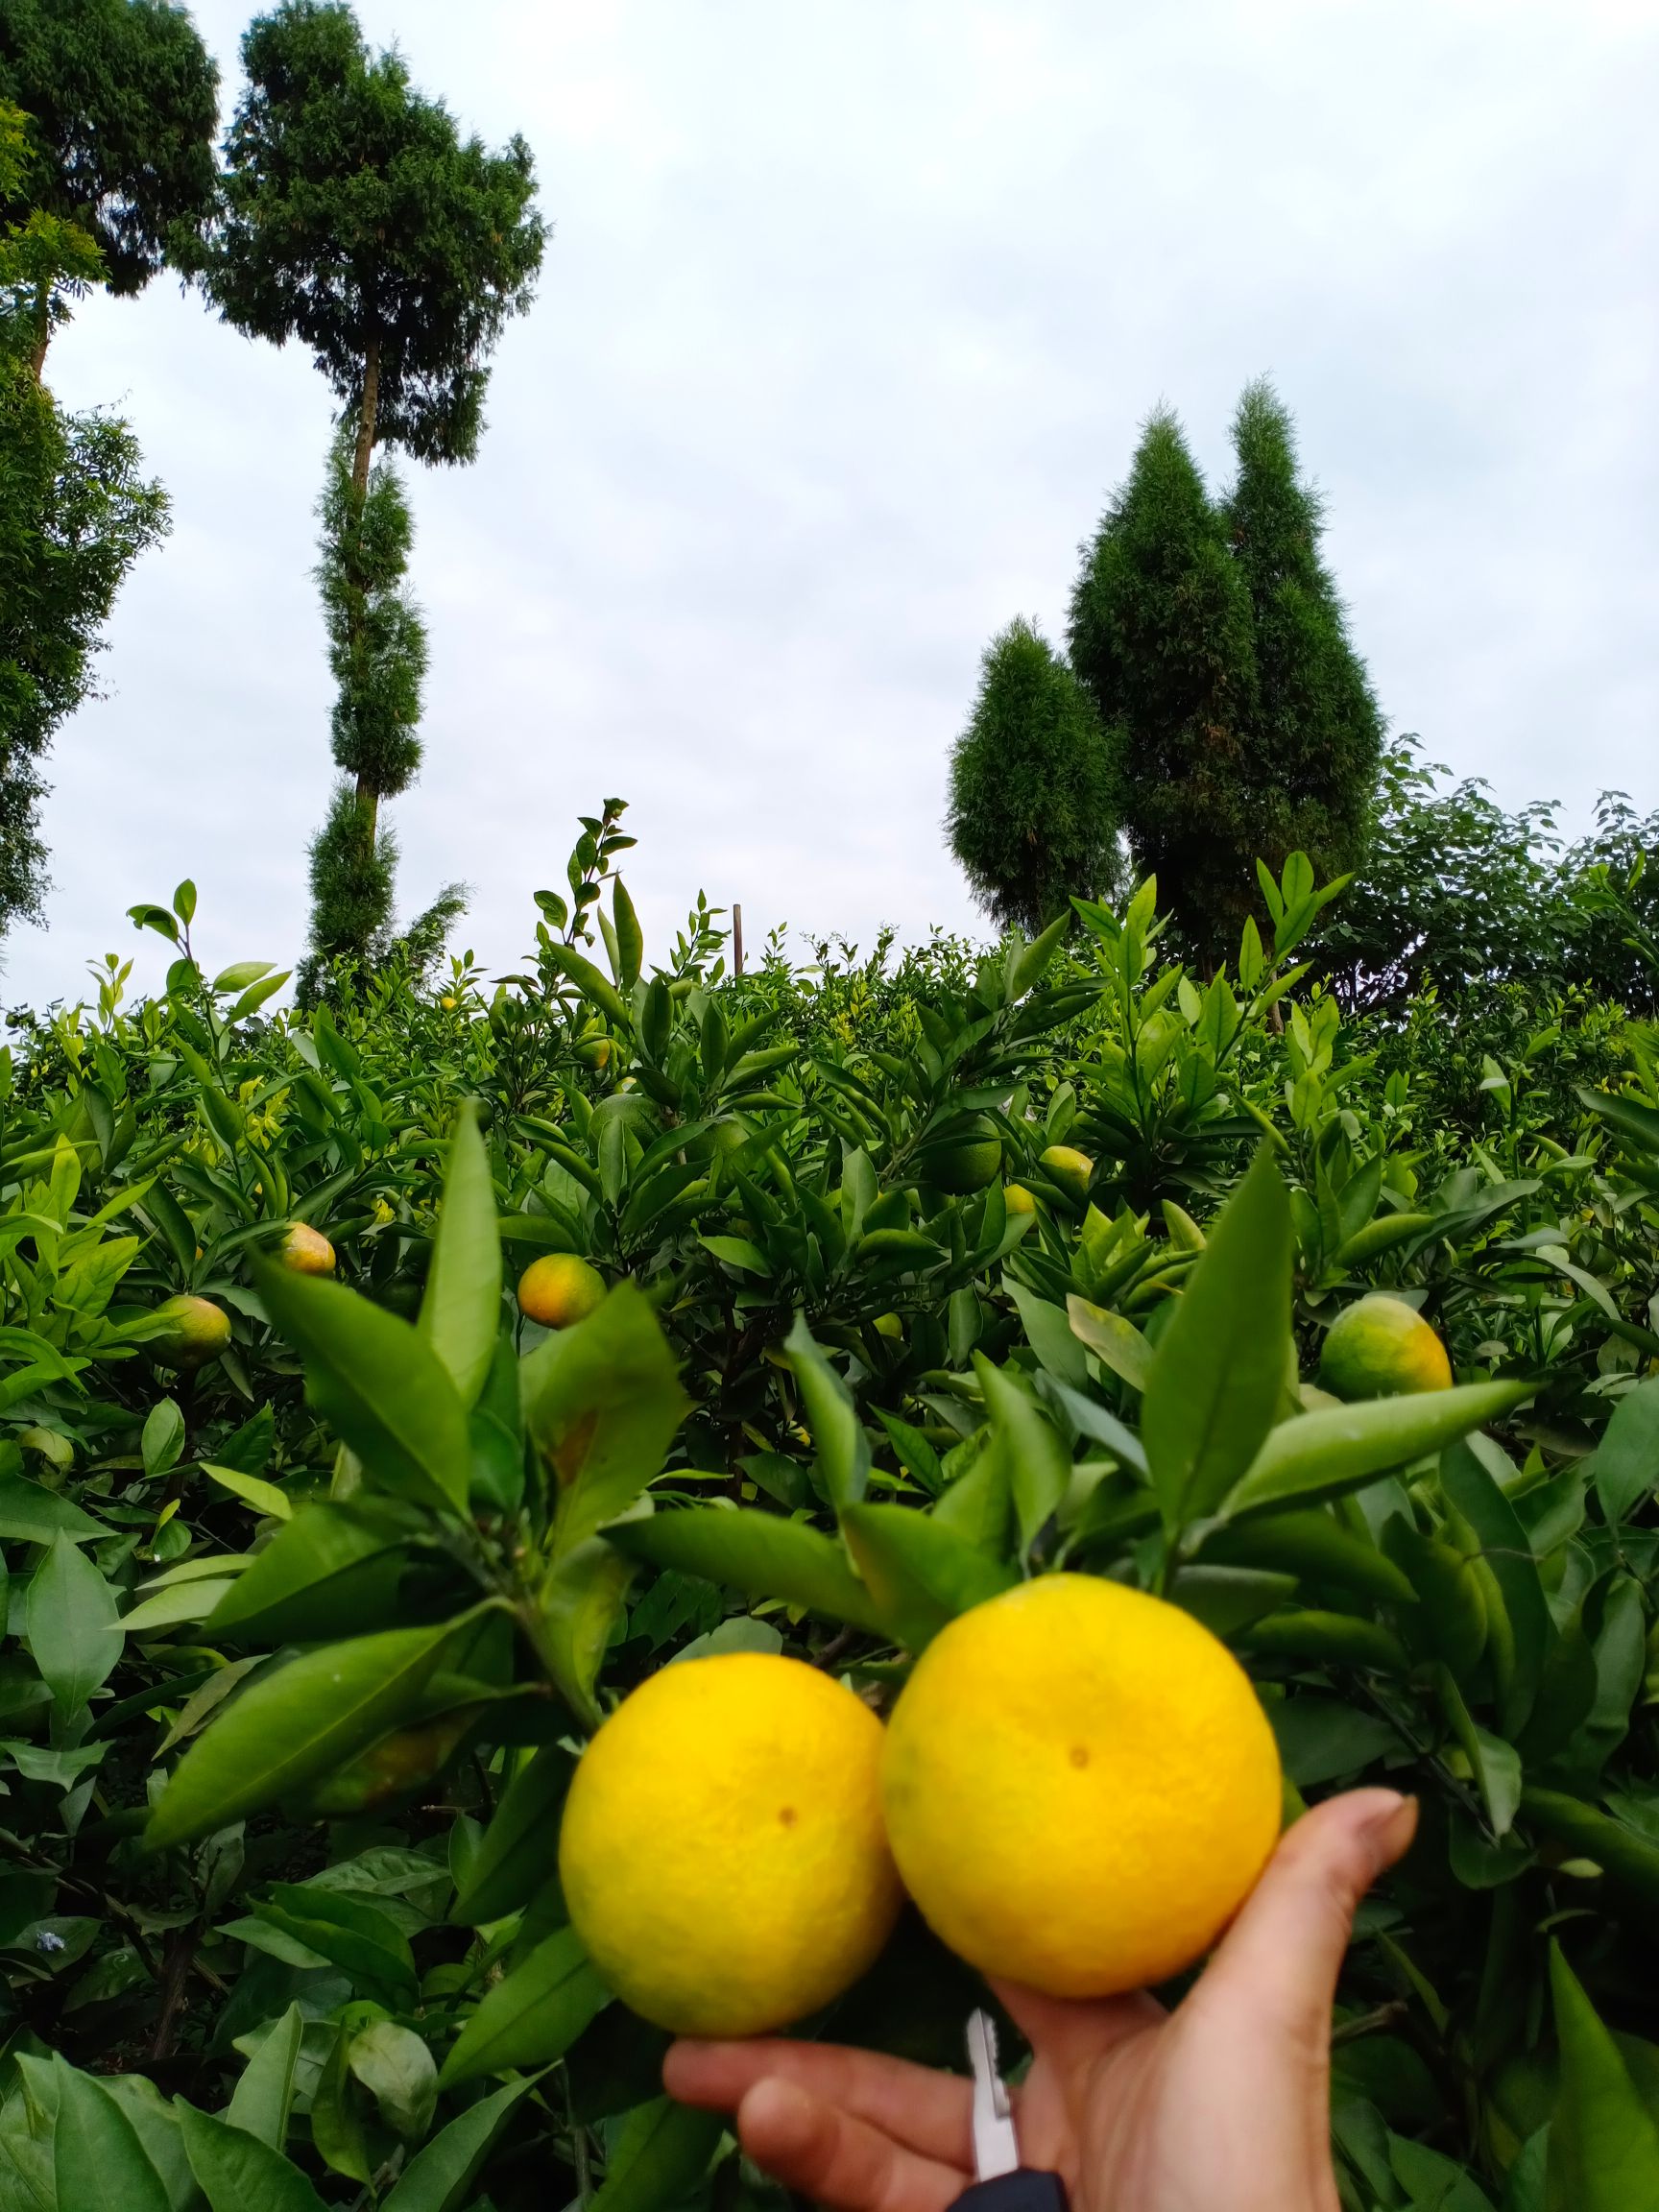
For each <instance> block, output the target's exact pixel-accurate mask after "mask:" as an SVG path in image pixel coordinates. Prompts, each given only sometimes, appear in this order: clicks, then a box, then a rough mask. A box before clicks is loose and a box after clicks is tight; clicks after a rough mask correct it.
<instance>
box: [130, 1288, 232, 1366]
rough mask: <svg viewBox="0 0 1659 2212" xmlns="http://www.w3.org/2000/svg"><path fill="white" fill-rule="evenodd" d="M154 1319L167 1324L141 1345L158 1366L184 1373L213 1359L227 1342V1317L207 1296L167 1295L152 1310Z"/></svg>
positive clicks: (228, 1338)
mask: <svg viewBox="0 0 1659 2212" xmlns="http://www.w3.org/2000/svg"><path fill="white" fill-rule="evenodd" d="M156 1320H157V1321H165V1322H166V1323H167V1327H166V1328H165V1329H164V1330H160V1331H157V1333H156V1334H155V1335H154V1336H152V1337H151V1338H150V1339H149V1341H148V1343H147V1344H146V1346H145V1349H146V1351H148V1353H149V1355H150V1357H151V1358H152V1359H154V1360H155V1361H156V1363H157V1365H159V1366H162V1367H178V1368H180V1369H182V1370H183V1371H184V1372H186V1373H188V1372H189V1371H190V1370H191V1369H193V1368H196V1367H204V1366H205V1365H206V1364H207V1362H208V1360H209V1359H217V1358H218V1357H219V1355H220V1353H221V1352H223V1351H224V1349H225V1347H226V1346H227V1345H228V1343H229V1341H230V1316H229V1314H228V1313H227V1312H226V1311H225V1309H224V1308H223V1307H222V1306H215V1305H214V1303H213V1301H212V1300H211V1299H210V1298H192V1297H188V1296H180V1297H178V1298H169V1299H167V1300H166V1302H165V1303H164V1304H163V1305H160V1306H157V1307H156Z"/></svg>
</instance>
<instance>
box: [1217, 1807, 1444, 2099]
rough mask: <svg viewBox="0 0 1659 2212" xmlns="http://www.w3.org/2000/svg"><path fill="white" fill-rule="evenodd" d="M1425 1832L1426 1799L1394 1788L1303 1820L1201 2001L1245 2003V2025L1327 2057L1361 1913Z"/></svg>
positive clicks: (1227, 1944)
mask: <svg viewBox="0 0 1659 2212" xmlns="http://www.w3.org/2000/svg"><path fill="white" fill-rule="evenodd" d="M1416 1828H1417V1800H1416V1799H1415V1798H1414V1797H1402V1796H1399V1795H1398V1794H1397V1793H1396V1792H1395V1791H1392V1790H1355V1791H1350V1792H1349V1793H1348V1794H1347V1795H1346V1796H1343V1797H1332V1798H1329V1799H1327V1801H1326V1802H1325V1803H1324V1804H1323V1805H1321V1806H1319V1807H1317V1808H1316V1809H1315V1810H1314V1811H1313V1812H1311V1813H1310V1814H1308V1815H1307V1816H1306V1817H1305V1818H1303V1819H1301V1820H1299V1821H1297V1823H1296V1825H1295V1826H1294V1827H1293V1828H1291V1829H1290V1830H1289V1831H1288V1833H1287V1834H1286V1836H1285V1838H1284V1839H1283V1840H1282V1841H1281V1843H1280V1845H1279V1848H1278V1850H1277V1851H1276V1852H1275V1853H1274V1855H1273V1857H1272V1859H1271V1860H1270V1861H1269V1863H1268V1866H1267V1871H1266V1873H1265V1874H1263V1875H1262V1879H1261V1881H1260V1882H1259V1883H1258V1884H1257V1887H1256V1890H1255V1893H1254V1895H1253V1896H1252V1897H1251V1898H1250V1900H1249V1902H1248V1903H1247V1904H1246V1905H1245V1907H1244V1910H1243V1911H1241V1912H1240V1913H1239V1915H1238V1919H1237V1920H1236V1921H1235V1922H1234V1923H1233V1926H1232V1927H1231V1928H1230V1929H1229V1930H1228V1932H1227V1934H1226V1936H1224V1937H1223V1938H1222V1942H1221V1945H1220V1948H1219V1949H1218V1950H1217V1952H1216V1954H1215V1956H1214V1960H1212V1961H1211V1963H1210V1966H1209V1968H1208V1969H1207V1971H1206V1972H1205V1974H1204V1977H1203V1979H1202V1981H1201V1982H1200V1983H1199V1984H1198V1989H1197V1991H1196V1992H1195V1996H1196V1997H1197V1998H1198V1999H1200V2000H1201V2001H1202V2002H1203V2004H1204V2006H1205V2007H1206V2008H1209V2007H1210V2006H1212V2005H1214V2004H1216V2003H1226V2004H1229V2005H1235V2004H1236V2005H1237V2006H1238V2009H1239V2016H1240V2019H1241V2021H1248V2022H1253V2023H1255V2024H1257V2025H1259V2026H1260V2027H1261V2028H1262V2031H1263V2032H1279V2033H1283V2034H1288V2035H1289V2036H1291V2037H1292V2038H1293V2039H1294V2040H1295V2041H1296V2042H1297V2043H1299V2044H1300V2045H1301V2046H1302V2048H1303V2049H1304V2050H1305V2051H1306V2052H1308V2053H1309V2054H1310V2055H1313V2054H1316V2055H1318V2056H1319V2057H1320V2058H1321V2060H1322V2059H1323V2056H1324V2054H1325V2052H1326V2050H1327V2048H1328V2045H1329V2039H1330V2033H1331V2007H1332V2003H1333V2001H1334V1997H1335V1994H1336V1977H1337V1973H1338V1971H1339V1970H1340V1968H1341V1964H1342V1959H1343V1954H1344V1953H1345V1952H1346V1950H1347V1948H1348V1939H1349V1936H1351V1934H1352V1933H1353V1927H1354V1914H1355V1911H1356V1909H1357V1908H1358V1903H1359V1900H1360V1898H1361V1897H1363V1896H1364V1894H1365V1892H1366V1890H1367V1889H1369V1888H1370V1887H1371V1885H1372V1883H1373V1882H1375V1881H1376V1879H1377V1877H1378V1876H1379V1875H1380V1874H1382V1873H1383V1872H1384V1871H1385V1870H1386V1869H1387V1868H1388V1867H1390V1866H1392V1865H1393V1863H1395V1861H1396V1860H1397V1859H1400V1858H1402V1857H1403V1856H1404V1855H1405V1853H1406V1851H1407V1848H1408V1847H1409V1845H1410V1842H1411V1839H1412V1836H1413V1835H1414V1834H1415V1833H1416Z"/></svg>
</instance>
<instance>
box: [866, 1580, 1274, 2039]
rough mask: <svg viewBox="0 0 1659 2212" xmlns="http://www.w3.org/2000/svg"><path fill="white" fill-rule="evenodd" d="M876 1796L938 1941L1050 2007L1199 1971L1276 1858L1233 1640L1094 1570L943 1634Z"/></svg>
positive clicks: (914, 1681)
mask: <svg viewBox="0 0 1659 2212" xmlns="http://www.w3.org/2000/svg"><path fill="white" fill-rule="evenodd" d="M881 1787H882V1801H883V1804H884V1806H885V1809H886V1815H887V1835H888V1839H889V1841H890V1842H891V1844H892V1846H893V1856H894V1858H895V1859H896V1860H897V1861H898V1863H899V1871H900V1873H901V1875H902V1877H903V1880H904V1886H905V1887H906V1888H907V1889H908V1890H909V1892H910V1894H911V1896H912V1897H913V1898H914V1899H915V1900H916V1903H917V1905H918V1906H919V1907H920V1909H921V1911H922V1914H923V1916H924V1918H925V1919H926V1921H927V1922H928V1924H929V1926H930V1927H931V1928H932V1929H933V1931H934V1933H935V1934H936V1935H938V1936H941V1937H942V1938H943V1939H944V1941H945V1942H947V1943H948V1944H950V1948H951V1949H952V1950H953V1951H955V1952H957V1953H959V1954H960V1956H961V1957H962V1958H964V1959H966V1960H968V1962H969V1963H970V1965H973V1966H976V1967H978V1968H979V1970H980V1972H981V1973H984V1974H995V1975H1004V1976H1006V1977H1007V1978H1008V1979H1010V1980H1011V1981H1015V1982H1022V1983H1025V1984H1028V1985H1029V1986H1030V1987H1031V1988H1034V1989H1042V1990H1046V1992H1047V1993H1048V1994H1049V1995H1050V1996H1055V1997H1106V1996H1111V1995H1113V1994H1115V1993H1117V1992H1118V1991H1121V1990H1125V1989H1139V1988H1142V1987H1143V1986H1144V1985H1145V1984H1149V1983H1156V1982H1162V1981H1165V1980H1166V1979H1167V1978H1168V1977H1169V1976H1170V1975H1171V1974H1174V1973H1177V1972H1178V1971H1179V1970H1180V1969H1181V1968H1182V1967H1184V1966H1189V1965H1190V1964H1191V1962H1192V1961H1193V1960H1195V1959H1197V1958H1198V1957H1200V1956H1201V1954H1202V1953H1204V1952H1205V1951H1207V1950H1208V1949H1209V1947H1210V1946H1211V1944H1213V1943H1214V1940H1215V1938H1216V1936H1219V1935H1220V1933H1221V1931H1222V1929H1223V1928H1224V1927H1225V1926H1226V1925H1227V1922H1228V1921H1229V1920H1230V1919H1231V1918H1232V1917H1233V1915H1234V1913H1235V1912H1237V1911H1238V1908H1239V1906H1240V1905H1241V1904H1242V1903H1243V1902H1244V1899H1245V1898H1246V1897H1247V1896H1248V1895H1249V1893H1250V1891H1251V1889H1252V1887H1254V1886H1255V1883H1256V1880H1257V1877H1258V1876H1259V1875H1260V1874H1261V1872H1262V1868H1263V1867H1264V1866H1265V1865H1266V1863H1267V1860H1268V1857H1269V1855H1270V1853H1271V1852H1272V1850H1273V1846H1274V1844H1275V1842H1276V1841H1277V1839H1278V1836H1279V1825H1280V1811H1281V1803H1282V1788H1281V1782H1280V1769H1279V1751H1278V1746H1277V1744H1276V1743H1275V1742H1274V1740H1273V1731H1272V1729H1271V1728H1270V1727H1269V1726H1268V1724H1267V1719H1266V1716H1265V1715H1264V1714H1263V1712H1262V1707H1261V1705H1260V1703H1259V1702H1258V1700H1257V1696H1256V1693H1255V1691H1254V1689H1253V1688H1252V1687H1251V1684H1250V1680H1249V1677H1248V1676H1247V1675H1246V1674H1245V1672H1244V1670H1243V1669H1242V1668H1241V1667H1240V1666H1239V1664H1238V1661H1237V1660H1236V1659H1235V1658H1234V1657H1233V1655H1232V1653H1231V1652H1230V1651H1229V1650H1228V1649H1227V1647H1225V1645H1223V1644H1221V1643H1219V1642H1218V1641H1217V1639H1216V1638H1215V1637H1214V1636H1213V1635H1212V1634H1211V1633H1210V1631H1209V1629H1208V1628H1205V1627H1202V1626H1200V1624H1199V1623H1197V1622H1196V1621H1194V1620H1193V1618H1192V1616H1191V1615H1190V1613H1184V1612H1182V1611H1181V1609H1180V1608H1179V1607H1178V1606H1175V1605H1167V1604H1166V1603H1165V1602H1164V1601H1163V1599H1158V1598H1149V1597H1146V1596H1144V1595H1143V1594H1142V1592H1140V1591H1138V1590H1129V1589H1126V1588H1125V1587H1124V1586H1123V1585H1122V1584H1121V1583H1118V1582H1108V1581H1104V1580H1102V1579H1100V1578H1099V1577H1097V1576H1095V1575H1040V1576H1038V1577H1037V1579H1036V1580H1034V1581H1031V1582H1025V1583H1022V1584H1021V1585H1020V1587H1019V1588H1018V1589H1015V1590H1011V1591H1009V1592H1007V1593H1006V1595H1004V1596H1003V1597H1000V1598H994V1599H991V1600H990V1601H989V1603H987V1604H984V1605H977V1606H975V1607H974V1609H973V1610H972V1611H971V1612H967V1613H963V1614H960V1615H958V1617H957V1618H956V1619H955V1620H954V1621H952V1622H950V1624H949V1625H948V1626H947V1627H945V1628H944V1629H942V1630H941V1631H940V1633H939V1634H938V1635H937V1636H936V1637H935V1638H934V1639H933V1641H932V1643H931V1644H929V1645H928V1647H927V1648H926V1650H925V1651H924V1652H923V1654H922V1656H921V1658H920V1659H919V1660H918V1661H917V1662H916V1666H915V1670H914V1671H913V1672H912V1674H911V1676H910V1679H909V1681H908V1682H907V1683H906V1684H905V1687H904V1689H903V1691H902V1693H901V1695H900V1698H899V1702H898V1704H897V1705H896V1706H895V1707H894V1710H893V1716H892V1719H890V1720H889V1722H888V1724H887V1740H886V1747H885V1750H884V1752H883V1754H882V1763H881Z"/></svg>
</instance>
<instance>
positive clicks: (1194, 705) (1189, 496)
mask: <svg viewBox="0 0 1659 2212" xmlns="http://www.w3.org/2000/svg"><path fill="white" fill-rule="evenodd" d="M1068 641H1069V643H1070V652H1071V664H1072V666H1073V667H1074V668H1075V670H1076V672H1077V674H1078V676H1079V677H1080V678H1081V680H1082V682H1083V683H1084V684H1085V685H1087V686H1088V688H1089V690H1090V691H1091V693H1092V694H1093V696H1094V703H1095V706H1096V707H1097V709H1099V713H1100V718H1101V720H1102V722H1104V724H1105V725H1106V727H1107V729H1108V731H1109V732H1110V733H1112V740H1113V749H1114V752H1115V754H1116V756H1117V758H1118V772H1119V776H1120V779H1121V792H1122V801H1121V803H1122V809H1123V826H1124V828H1125V829H1126V830H1127V831H1128V834H1129V841H1130V846H1131V849H1132V851H1133V854H1134V857H1135V864H1136V867H1137V869H1138V870H1139V871H1140V872H1141V873H1142V874H1143V875H1145V874H1156V876H1157V878H1158V887H1159V893H1160V897H1161V899H1162V900H1163V901H1164V902H1166V903H1167V905H1168V906H1169V907H1170V908H1171V909H1172V910H1173V912H1174V914H1175V915H1176V916H1177V918H1178V919H1179V921H1180V923H1181V926H1182V927H1183V929H1184V931H1185V932H1186V934H1187V935H1188V936H1189V938H1190V940H1191V941H1192V943H1193V946H1194V949H1195V950H1198V951H1199V952H1200V953H1201V954H1203V955H1206V956H1209V957H1214V956H1216V955H1218V953H1219V950H1220V949H1221V947H1222V945H1223V944H1225V943H1226V942H1227V941H1228V939H1229V938H1230V937H1231V935H1232V934H1233V933H1234V928H1235V923H1236V920H1237V919H1238V918H1241V917H1242V915H1243V914H1244V912H1245V911H1246V910H1247V909H1248V907H1249V905H1250V904H1251V902H1252V901H1253V899H1254V897H1255V878H1254V873H1253V863H1254V861H1255V858H1256V855H1257V854H1258V853H1261V852H1263V851H1264V850H1265V847H1264V846H1263V844H1262V835H1261V822H1262V805H1261V798H1260V793H1259V790H1258V787H1257V785H1256V783H1255V781H1254V779H1253V778H1252V776H1251V775H1250V773H1249V767H1248V763H1247V759H1246V734H1245V733H1246V732H1247V730H1248V728H1249V726H1250V723H1251V721H1252V719H1253V718H1254V715H1255V713H1256V707H1257V673H1256V650H1255V640H1254V637H1253V636H1252V625H1251V610H1250V595H1249V592H1248V589H1247V588H1246V585H1245V580H1244V576H1243V572H1242V570H1241V569H1240V566H1239V565H1238V562H1237V561H1236V560H1235V559H1234V558H1233V554H1232V550H1231V548H1230V546H1229V544H1228V541H1227V533H1226V530H1225V528H1224V526H1223V523H1222V520H1221V517H1220V516H1219V515H1218V514H1217V513H1216V511H1215V508H1214V505H1213V504H1212V502H1211V500H1210V497H1209V495H1208V493H1206V491H1205V489H1204V480H1203V478H1202V477H1201V476H1200V475H1199V473H1198V468H1197V464H1196V463H1195V462H1194V461H1193V459H1192V455H1191V453H1190V449H1189V447H1188V445H1187V441H1186V438H1185V436H1184V434H1183V432H1182V429H1181V425H1180V423H1179V422H1178V421H1176V419H1175V417H1174V416H1173V415H1172V414H1171V413H1170V412H1169V410H1168V409H1167V408H1160V409H1159V410H1158V411H1157V413H1155V414H1154V415H1153V416H1152V417H1151V418H1150V419H1149V421H1147V424H1146V428H1145V431H1144V433H1143V434H1142V440H1141V444H1140V446H1139V448H1138V450H1137V452H1136V455H1135V461H1134V466H1133V467H1132V469H1130V472H1129V480H1128V482H1127V483H1126V484H1125V485H1124V486H1123V487H1122V489H1121V490H1120V491H1119V492H1118V495H1117V497H1116V498H1115V499H1114V500H1113V502H1112V504H1111V506H1110V507H1108V509H1107V511H1106V513H1105V515H1104V517H1102V519H1101V522H1100V527H1099V529H1098V530H1097V532H1096V533H1095V536H1094V541H1093V543H1092V544H1089V545H1087V546H1085V548H1084V552H1083V566H1082V570H1081V573H1080V574H1079V576H1078V578H1077V583H1076V587H1075V589H1074V590H1073V592H1072V595H1071V613H1070V625H1069V630H1068Z"/></svg>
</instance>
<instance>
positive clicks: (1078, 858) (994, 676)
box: [947, 621, 1118, 935]
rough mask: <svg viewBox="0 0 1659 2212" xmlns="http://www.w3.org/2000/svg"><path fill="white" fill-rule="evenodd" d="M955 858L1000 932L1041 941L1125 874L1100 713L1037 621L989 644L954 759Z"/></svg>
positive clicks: (951, 822)
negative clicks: (1069, 907) (1071, 907)
mask: <svg viewBox="0 0 1659 2212" xmlns="http://www.w3.org/2000/svg"><path fill="white" fill-rule="evenodd" d="M947 826H948V829H949V831H950V847H951V851H952V852H953V853H954V854H955V855H956V858H957V859H958V861H959V862H960V863H961V866H962V869H963V872H964V874H965V875H966V876H967V878H968V881H969V884H970V886H971V887H972V889H973V892H974V897H975V899H977V900H978V902H979V903H980V905H981V906H982V907H984V909H985V911H986V912H987V913H988V914H989V915H990V916H991V918H992V920H993V921H994V922H996V923H997V924H998V926H1000V927H1002V928H1006V927H1008V926H1010V925H1011V924H1012V925H1017V926H1019V927H1020V928H1022V929H1023V930H1025V931H1026V932H1027V934H1029V935H1035V934H1036V932H1037V931H1038V930H1039V929H1041V928H1042V927H1043V926H1044V925H1045V924H1046V923H1048V922H1051V921H1052V920H1053V919H1054V917H1055V915H1056V914H1059V913H1061V912H1063V911H1064V910H1065V908H1066V904H1067V902H1068V901H1069V900H1070V898H1071V897H1072V895H1073V894H1074V893H1075V894H1076V895H1078V896H1079V897H1082V898H1095V897H1098V896H1100V895H1101V894H1102V893H1105V892H1109V891H1111V890H1112V889H1114V888H1115V886H1116V882H1117V877H1118V812H1117V791H1116V783H1115V779H1114V776H1113V771H1112V757H1111V752H1110V748H1109V746H1108V742H1107V736H1106V733H1105V731H1104V730H1103V729H1102V728H1101V726H1100V717H1099V715H1098V714H1096V713H1095V711H1094V701H1093V700H1092V699H1091V698H1090V697H1089V694H1088V693H1087V691H1085V690H1084V688H1083V686H1082V685H1080V684H1079V683H1078V681H1077V679H1076V677H1075V676H1073V675H1072V673H1071V671H1070V668H1068V667H1067V665H1066V663H1065V661H1063V660H1061V659H1060V657H1059V655H1058V654H1056V653H1055V651H1054V650H1053V648H1052V646H1050V645H1049V644H1048V642H1047V640H1046V638H1044V637H1040V636H1039V634H1038V633H1037V631H1036V630H1035V629H1034V628H1033V627H1032V625H1031V624H1030V623H1029V622H1024V621H1015V622H1011V623H1010V624H1009V625H1008V627H1007V629H1006V630H1003V631H1001V632H1000V633H999V634H998V636H997V637H994V638H993V639H992V640H991V643H990V644H989V645H988V646H987V647H986V650H985V658H984V661H983V662H982V663H981V666H980V673H979V693H978V697H977V698H976V699H975V701H974V712H973V714H972V716H971V718H970V720H969V723H968V727H967V729H966V730H964V731H963V733H962V734H961V736H960V737H958V739H957V740H956V745H955V750H954V751H953V753H952V754H951V757H950V815H949V818H948V824H947Z"/></svg>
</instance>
